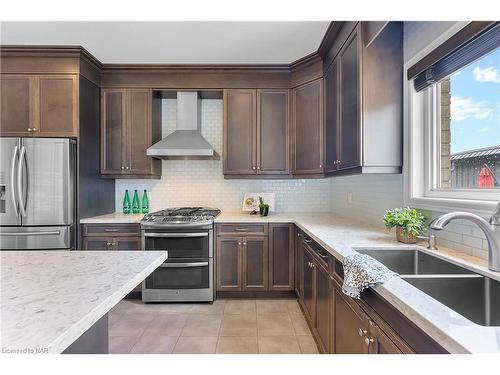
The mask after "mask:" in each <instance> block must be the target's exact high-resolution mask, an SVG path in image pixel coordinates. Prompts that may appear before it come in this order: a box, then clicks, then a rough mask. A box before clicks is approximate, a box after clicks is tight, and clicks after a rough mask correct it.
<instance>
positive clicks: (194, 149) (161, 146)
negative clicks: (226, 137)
mask: <svg viewBox="0 0 500 375" xmlns="http://www.w3.org/2000/svg"><path fill="white" fill-rule="evenodd" d="M200 117H201V99H199V96H198V93H197V92H188V91H179V92H177V129H176V130H175V131H174V132H173V133H171V134H169V135H167V136H166V137H165V138H163V139H162V140H161V141H159V142H157V143H155V144H154V145H152V146H151V147H149V148H148V149H147V155H148V156H153V157H155V158H160V159H165V158H168V157H174V156H198V157H199V156H214V148H213V147H212V145H211V144H210V143H208V142H207V140H206V139H205V138H203V136H202V135H201V118H200Z"/></svg>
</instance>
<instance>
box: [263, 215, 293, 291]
mask: <svg viewBox="0 0 500 375" xmlns="http://www.w3.org/2000/svg"><path fill="white" fill-rule="evenodd" d="M293 241H294V237H293V224H286V223H285V224H269V290H294V253H293V251H294V242H293Z"/></svg>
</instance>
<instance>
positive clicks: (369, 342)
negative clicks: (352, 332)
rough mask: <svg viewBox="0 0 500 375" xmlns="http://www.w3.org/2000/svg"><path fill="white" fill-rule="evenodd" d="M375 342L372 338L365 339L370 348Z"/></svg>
mask: <svg viewBox="0 0 500 375" xmlns="http://www.w3.org/2000/svg"><path fill="white" fill-rule="evenodd" d="M372 342H373V339H372V338H371V337H365V344H366V346H370V344H371V343H372Z"/></svg>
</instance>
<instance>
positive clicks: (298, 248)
mask: <svg viewBox="0 0 500 375" xmlns="http://www.w3.org/2000/svg"><path fill="white" fill-rule="evenodd" d="M302 236H303V233H302V231H301V230H300V229H298V228H295V239H294V242H295V249H294V254H295V263H294V273H295V277H294V279H295V294H296V295H297V298H298V299H299V300H300V299H301V298H302V281H301V276H300V275H301V270H302V251H303V250H302Z"/></svg>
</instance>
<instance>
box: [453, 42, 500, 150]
mask: <svg viewBox="0 0 500 375" xmlns="http://www.w3.org/2000/svg"><path fill="white" fill-rule="evenodd" d="M450 87H451V153H456V152H461V151H466V150H473V149H477V148H483V147H489V146H495V145H500V48H499V49H497V50H495V51H493V52H492V53H490V54H488V55H486V56H484V57H482V58H481V59H479V60H476V61H475V62H473V63H472V64H470V65H468V66H466V67H464V68H462V69H461V70H459V71H457V72H456V73H454V74H452V75H451V77H450Z"/></svg>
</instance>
